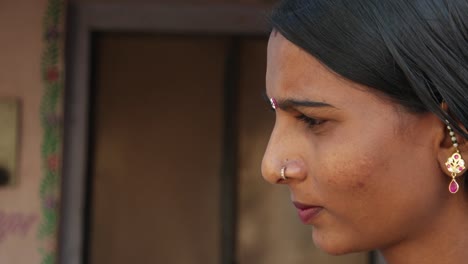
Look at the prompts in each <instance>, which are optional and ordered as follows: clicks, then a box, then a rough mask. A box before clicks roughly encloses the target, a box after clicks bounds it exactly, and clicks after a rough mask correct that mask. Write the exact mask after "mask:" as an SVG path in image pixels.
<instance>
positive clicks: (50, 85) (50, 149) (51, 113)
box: [38, 0, 64, 264]
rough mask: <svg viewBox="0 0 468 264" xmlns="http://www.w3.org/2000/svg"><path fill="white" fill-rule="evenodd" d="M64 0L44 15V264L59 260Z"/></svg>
mask: <svg viewBox="0 0 468 264" xmlns="http://www.w3.org/2000/svg"><path fill="white" fill-rule="evenodd" d="M63 10H64V2H63V0H48V3H47V11H46V14H45V16H44V22H43V28H44V35H43V37H44V51H43V55H42V60H41V75H42V82H43V88H44V94H43V97H42V102H41V107H40V120H41V125H42V129H43V132H44V135H43V139H42V146H41V157H42V168H43V178H42V180H41V183H40V186H39V196H40V201H41V216H42V217H41V222H40V225H39V230H38V239H39V240H40V241H41V242H42V243H41V247H40V248H39V253H40V254H41V256H42V260H41V264H53V263H55V262H56V253H57V252H56V245H55V243H56V239H57V228H58V216H59V215H58V213H59V212H58V203H59V198H60V197H59V193H60V190H59V188H60V164H61V151H62V142H63V141H62V139H63V134H62V131H63V125H62V117H61V113H60V109H61V108H60V106H61V105H60V104H61V102H62V98H63V87H64V79H63V71H62V69H61V67H60V66H61V64H62V63H63V62H62V61H61V59H62V54H63V51H62V50H61V45H60V44H61V43H62V42H61V41H62V34H61V32H60V25H61V22H62V19H63Z"/></svg>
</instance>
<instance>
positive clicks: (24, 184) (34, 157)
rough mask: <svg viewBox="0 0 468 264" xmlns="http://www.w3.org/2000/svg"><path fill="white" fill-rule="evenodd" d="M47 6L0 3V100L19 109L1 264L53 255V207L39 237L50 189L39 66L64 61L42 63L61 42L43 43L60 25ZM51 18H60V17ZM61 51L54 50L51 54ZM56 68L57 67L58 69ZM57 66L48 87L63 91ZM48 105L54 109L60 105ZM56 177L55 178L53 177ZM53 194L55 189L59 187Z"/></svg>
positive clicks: (0, 191)
mask: <svg viewBox="0 0 468 264" xmlns="http://www.w3.org/2000/svg"><path fill="white" fill-rule="evenodd" d="M49 2H55V3H52V5H49V7H52V6H55V7H57V6H58V5H60V4H61V3H60V1H49ZM47 7H48V1H47V0H15V1H13V0H10V1H1V2H0V32H2V34H1V35H0V58H1V64H0V98H3V97H14V98H17V99H18V100H19V101H20V104H21V110H20V119H19V134H18V138H19V144H18V155H17V169H16V180H15V182H14V184H13V185H11V186H7V187H0V263H8V264H22V263H31V264H33V263H41V262H42V263H52V262H51V261H53V258H54V257H53V256H54V254H55V244H56V241H55V227H56V226H55V225H54V223H55V220H54V219H55V216H56V214H55V213H56V211H55V206H52V207H50V208H51V210H50V211H48V213H49V216H51V217H52V218H48V219H49V220H52V222H48V223H49V224H50V223H52V225H50V226H49V227H50V229H49V230H47V231H46V232H43V233H42V235H40V234H39V228H40V227H43V224H44V221H45V217H44V212H45V210H44V203H43V201H42V200H41V192H40V186H41V185H42V186H43V187H44V186H47V184H45V185H44V181H43V180H44V175H45V174H44V172H45V171H46V170H43V169H42V168H43V167H42V165H41V164H43V163H42V162H43V158H45V156H43V155H42V154H45V153H46V152H47V150H45V151H44V149H41V146H42V142H43V140H44V137H43V136H44V133H43V126H42V124H41V120H40V111H41V102H42V100H43V99H44V98H46V97H44V96H45V89H46V84H45V83H44V81H43V80H42V76H41V71H42V69H41V63H42V65H43V66H50V64H51V63H55V62H57V60H59V59H60V54H59V53H57V54H55V55H58V56H55V55H54V56H55V57H54V59H51V60H48V61H47V62H46V61H43V62H41V60H42V59H43V58H49V55H51V54H45V48H46V47H48V46H50V44H56V43H59V42H60V41H59V40H58V39H57V38H55V37H58V35H56V34H54V35H53V36H52V38H49V41H48V42H45V41H44V38H43V36H44V32H45V27H44V26H45V24H46V23H48V25H53V24H54V23H55V22H57V21H53V22H52V21H50V20H48V18H50V17H48V18H47V17H45V13H46V10H47ZM56 11H60V10H59V9H57V10H56ZM53 13H54V15H59V16H57V17H60V14H59V12H53ZM50 14H52V13H50ZM53 33H55V32H53ZM59 48H60V47H58V46H55V48H54V49H53V51H56V50H57V49H59ZM56 66H57V67H59V64H57V65H56ZM57 67H55V68H54V70H53V71H51V72H49V73H51V74H50V75H49V77H50V78H51V79H50V80H52V79H53V80H52V81H50V83H49V84H50V85H53V86H54V89H55V91H57V92H59V91H60V89H61V85H60V83H61V82H60V80H59V79H60V78H59V74H60V70H59V69H58V68H57ZM52 82H54V83H53V84H52ZM56 99H58V97H56ZM55 102H57V101H55ZM48 106H51V107H53V108H54V109H53V110H56V109H55V106H56V105H50V104H49V105H48ZM42 109H43V110H45V108H42ZM50 110H52V108H50ZM48 114H51V115H50V117H53V119H54V120H58V119H56V118H55V117H56V115H55V112H54V113H52V111H51V112H49V113H48ZM52 114H53V115H52ZM55 124H57V125H54V128H57V129H58V130H59V129H60V125H59V124H58V122H55ZM0 129H1V124H0ZM58 130H56V131H58ZM50 139H53V140H54V142H55V143H58V144H57V145H55V146H54V147H53V148H50V150H52V149H53V150H54V151H55V150H57V149H59V148H60V140H59V141H56V140H57V139H58V138H50ZM50 161H51V162H52V161H53V162H52V163H53V165H54V168H58V167H59V159H58V156H54V160H52V159H51V160H50ZM52 163H51V164H52ZM51 175H52V174H51ZM53 175H54V176H56V175H57V174H55V172H54V174H53ZM49 187H50V186H49ZM53 189H54V191H56V190H57V189H56V188H55V187H54V188H53ZM50 190H52V189H50ZM43 191H45V189H43ZM45 193H46V192H43V194H45ZM54 198H58V197H57V196H55V197H54ZM55 201H56V200H54V202H55ZM54 205H56V204H55V203H54Z"/></svg>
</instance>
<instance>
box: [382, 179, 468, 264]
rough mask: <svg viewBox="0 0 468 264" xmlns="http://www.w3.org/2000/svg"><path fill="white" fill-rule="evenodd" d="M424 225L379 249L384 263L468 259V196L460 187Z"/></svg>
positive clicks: (425, 263) (448, 263)
mask: <svg viewBox="0 0 468 264" xmlns="http://www.w3.org/2000/svg"><path fill="white" fill-rule="evenodd" d="M445 204H446V205H447V206H445V207H444V209H442V210H441V211H440V212H437V214H435V216H434V217H433V218H432V219H427V224H426V223H421V225H423V226H424V228H421V230H418V232H416V233H415V234H412V235H411V236H408V237H407V238H406V239H404V240H403V241H400V242H399V243H396V244H394V245H392V246H389V247H386V248H383V249H381V252H382V254H383V256H384V257H385V259H386V261H387V264H407V263H408V264H412V263H418V264H430V263H444V264H452V263H453V264H458V263H463V262H464V261H466V259H468V195H467V193H466V192H464V190H463V188H461V190H460V191H459V193H457V194H454V195H451V196H450V197H448V198H447V202H446V203H445Z"/></svg>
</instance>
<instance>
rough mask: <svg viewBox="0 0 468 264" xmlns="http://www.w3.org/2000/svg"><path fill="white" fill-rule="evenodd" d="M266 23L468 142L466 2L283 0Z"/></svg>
mask: <svg viewBox="0 0 468 264" xmlns="http://www.w3.org/2000/svg"><path fill="white" fill-rule="evenodd" d="M269 20H270V23H271V26H272V27H273V29H274V30H276V31H278V32H279V33H281V34H282V35H283V36H284V37H285V38H286V39H288V40H289V41H291V42H292V43H294V44H295V45H297V46H299V47H300V48H302V49H304V50H305V51H306V52H308V53H309V54H311V55H312V56H314V57H315V58H317V59H318V60H319V61H321V63H323V64H324V65H326V66H327V67H328V68H329V69H331V70H332V71H334V72H336V73H337V74H339V75H341V76H343V77H345V78H347V79H349V80H352V81H354V82H357V83H360V84H363V85H366V86H369V87H371V88H372V89H376V90H377V91H379V93H383V94H384V95H386V96H387V97H389V98H391V99H392V100H395V101H396V102H398V103H399V104H401V105H403V106H404V107H405V108H407V109H408V110H410V111H412V112H416V113H425V112H432V113H434V114H435V115H437V116H438V117H439V118H440V119H441V120H442V121H445V120H448V121H449V122H450V124H451V126H452V127H453V129H454V130H455V131H456V132H458V133H459V134H460V135H462V136H463V137H464V138H466V139H468V134H467V133H466V132H465V131H464V130H463V129H461V126H459V125H458V122H460V123H461V124H462V126H463V127H465V128H468V1H466V0H285V1H282V2H280V3H279V4H278V5H277V6H276V7H275V8H274V10H273V12H272V13H271V15H270V18H269ZM442 102H444V103H446V105H447V106H448V109H449V112H450V114H448V113H447V112H446V111H444V109H443V108H442V107H441V105H442Z"/></svg>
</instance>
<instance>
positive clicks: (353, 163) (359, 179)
mask: <svg viewBox="0 0 468 264" xmlns="http://www.w3.org/2000/svg"><path fill="white" fill-rule="evenodd" d="M327 149H330V148H327ZM380 149H381V147H380V146H379V145H377V144H372V143H371V142H368V141H365V142H363V141H357V142H346V143H343V144H340V145H339V147H335V151H333V152H328V155H323V156H322V161H321V162H320V164H322V165H321V166H320V167H321V168H320V172H319V173H318V176H317V177H320V178H321V179H320V180H319V181H320V182H321V183H322V184H323V185H325V186H321V187H324V188H319V190H320V189H322V190H327V189H328V190H330V191H334V192H339V193H340V194H341V195H346V194H349V195H353V196H359V195H360V194H362V193H363V192H366V193H367V192H368V191H369V189H370V188H371V187H372V186H374V185H375V181H378V179H377V178H378V177H377V173H378V172H379V171H385V170H387V169H388V168H389V160H388V159H387V158H386V157H384V155H383V153H381V152H379V150H380ZM325 153H327V152H325Z"/></svg>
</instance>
